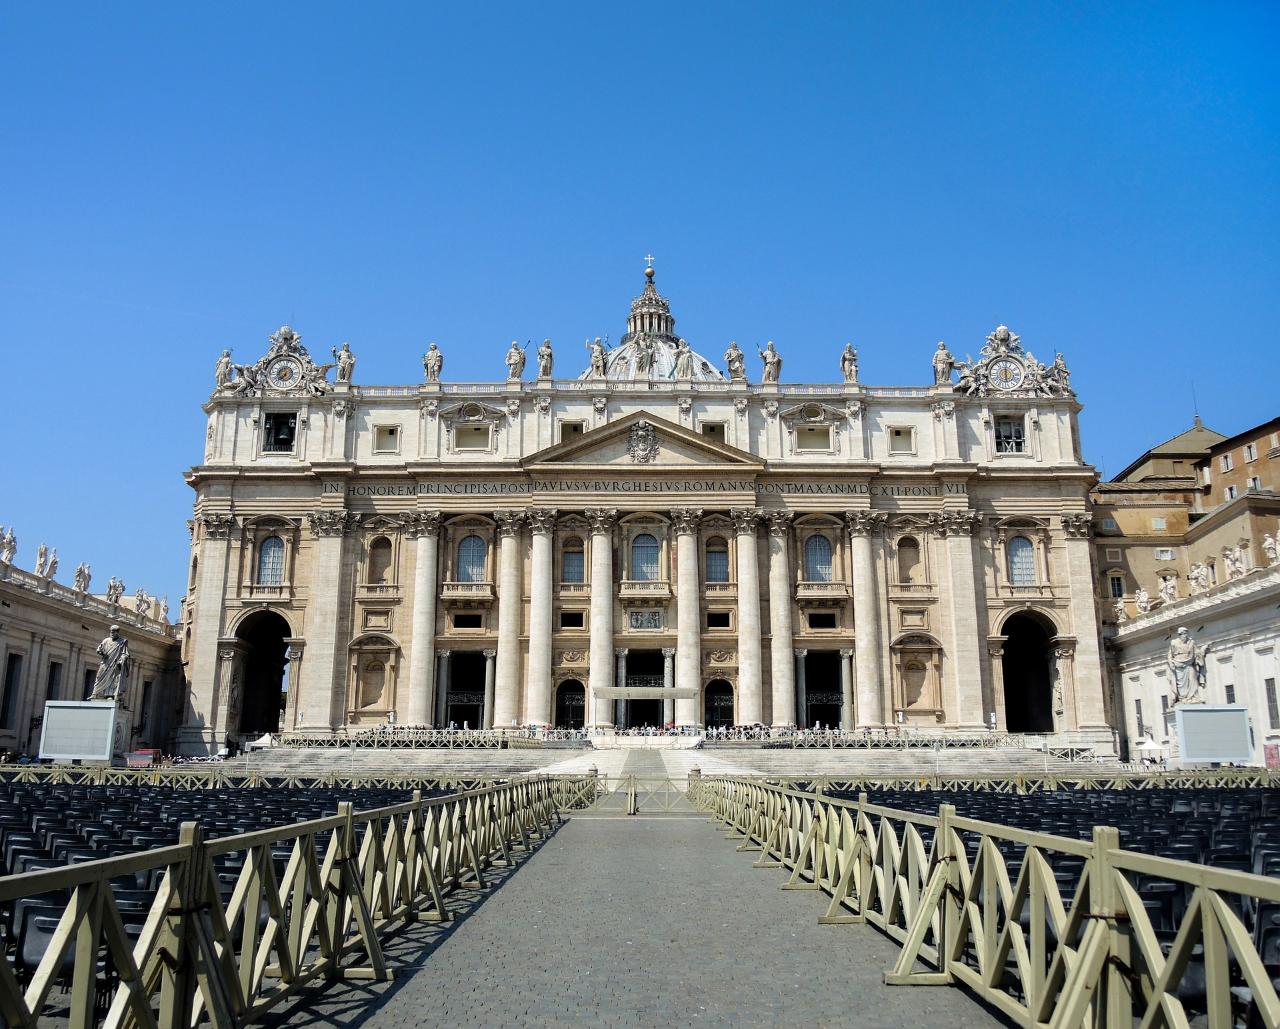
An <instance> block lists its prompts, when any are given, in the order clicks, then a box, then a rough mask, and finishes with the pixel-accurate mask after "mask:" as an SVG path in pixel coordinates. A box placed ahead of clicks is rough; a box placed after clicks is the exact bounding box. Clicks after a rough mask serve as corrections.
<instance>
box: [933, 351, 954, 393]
mask: <svg viewBox="0 0 1280 1029" xmlns="http://www.w3.org/2000/svg"><path fill="white" fill-rule="evenodd" d="M955 366H956V359H955V358H954V357H953V356H952V355H951V351H950V350H948V349H947V345H946V344H945V343H944V342H942V340H938V349H937V350H935V351H934V352H933V384H934V385H935V386H949V385H950V384H951V372H952V371H953V370H954V369H955Z"/></svg>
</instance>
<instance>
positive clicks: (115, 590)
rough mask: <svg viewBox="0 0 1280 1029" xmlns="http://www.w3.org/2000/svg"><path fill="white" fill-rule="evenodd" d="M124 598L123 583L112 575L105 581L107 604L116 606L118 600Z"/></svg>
mask: <svg viewBox="0 0 1280 1029" xmlns="http://www.w3.org/2000/svg"><path fill="white" fill-rule="evenodd" d="M123 596H124V583H123V582H121V581H120V580H119V579H117V578H116V577H115V576H114V575H113V576H111V578H110V579H108V580H107V603H108V604H118V603H120V598H121V597H123Z"/></svg>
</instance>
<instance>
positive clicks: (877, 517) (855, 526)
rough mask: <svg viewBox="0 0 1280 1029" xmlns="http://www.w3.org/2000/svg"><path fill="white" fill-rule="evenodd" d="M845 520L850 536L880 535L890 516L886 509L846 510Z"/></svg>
mask: <svg viewBox="0 0 1280 1029" xmlns="http://www.w3.org/2000/svg"><path fill="white" fill-rule="evenodd" d="M844 520H845V525H846V526H847V527H848V530H849V535H850V536H879V535H880V534H881V533H883V532H884V527H885V524H886V523H887V522H888V521H889V516H888V514H886V513H885V512H884V511H846V512H845V514H844Z"/></svg>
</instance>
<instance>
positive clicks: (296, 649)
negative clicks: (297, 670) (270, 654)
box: [284, 643, 302, 661]
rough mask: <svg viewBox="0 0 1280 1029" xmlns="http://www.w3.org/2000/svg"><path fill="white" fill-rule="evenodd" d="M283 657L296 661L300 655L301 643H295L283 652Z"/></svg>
mask: <svg viewBox="0 0 1280 1029" xmlns="http://www.w3.org/2000/svg"><path fill="white" fill-rule="evenodd" d="M284 656H285V659H286V660H288V661H297V660H298V659H299V658H300V657H302V644H300V643H295V644H293V645H292V646H290V647H289V648H288V649H287V650H286V651H285V652H284Z"/></svg>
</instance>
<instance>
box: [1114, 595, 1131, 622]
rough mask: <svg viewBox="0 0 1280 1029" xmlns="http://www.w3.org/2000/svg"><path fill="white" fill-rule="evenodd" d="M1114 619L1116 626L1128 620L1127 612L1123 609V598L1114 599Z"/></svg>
mask: <svg viewBox="0 0 1280 1029" xmlns="http://www.w3.org/2000/svg"><path fill="white" fill-rule="evenodd" d="M1115 619H1116V623H1117V624H1119V623H1120V622H1126V621H1128V620H1129V612H1128V611H1126V610H1125V609H1124V597H1116V604H1115Z"/></svg>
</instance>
